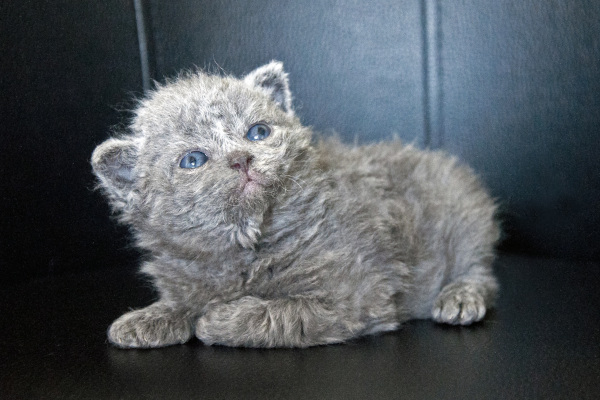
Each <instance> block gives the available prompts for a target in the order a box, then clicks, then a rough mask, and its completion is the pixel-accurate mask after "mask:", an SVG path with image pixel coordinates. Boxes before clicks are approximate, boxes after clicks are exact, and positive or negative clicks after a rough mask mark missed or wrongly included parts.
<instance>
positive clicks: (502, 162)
mask: <svg viewBox="0 0 600 400" xmlns="http://www.w3.org/2000/svg"><path fill="white" fill-rule="evenodd" d="M142 4H143V10H144V11H145V19H144V20H145V23H146V28H147V33H148V43H147V45H148V48H149V49H150V53H149V59H148V61H149V65H150V66H151V72H152V77H153V78H155V79H157V80H159V81H162V80H163V79H164V77H165V76H173V75H175V74H176V73H177V71H179V70H180V69H182V68H194V67H195V66H199V67H207V68H212V69H217V68H220V67H222V68H224V69H225V70H226V71H228V72H231V73H234V74H241V73H244V72H248V71H250V70H251V69H253V68H255V67H256V66H259V65H261V64H263V63H265V62H268V61H269V60H271V59H279V60H282V61H283V62H284V63H285V65H286V69H287V70H288V72H289V73H290V78H291V84H292V89H293V92H294V95H295V107H296V109H297V112H298V114H300V116H301V117H302V119H303V121H304V122H305V123H307V124H310V125H313V126H314V127H315V128H316V129H317V130H322V131H326V132H327V131H330V130H335V131H336V132H338V133H339V134H341V135H342V136H343V137H344V138H345V140H347V141H354V140H357V141H359V142H369V141H374V140H380V139H386V138H389V137H390V136H391V135H392V134H394V133H397V134H398V135H399V136H400V137H401V138H402V139H403V140H405V141H408V142H410V141H414V142H415V143H416V144H417V145H419V146H422V147H431V148H442V149H446V150H448V151H449V152H451V153H454V154H456V155H458V156H459V157H460V158H462V159H463V160H465V161H466V162H468V163H469V164H470V165H472V166H473V167H474V168H475V169H476V170H477V172H478V173H480V174H481V175H482V177H483V179H484V180H485V182H486V184H487V185H488V186H489V187H490V188H491V190H492V192H493V194H494V195H495V196H497V197H498V199H499V201H500V203H501V204H502V216H503V218H504V220H505V227H506V231H507V239H506V241H505V244H504V249H508V250H514V251H521V252H528V253H532V254H539V255H544V256H552V257H562V258H578V259H591V260H599V259H600V228H598V227H599V225H600V201H598V199H599V197H600V161H599V160H600V157H599V156H598V153H599V150H600V144H599V142H600V140H599V139H600V135H599V126H600V104H599V103H600V34H599V33H600V3H598V2H595V1H591V0H590V1H577V2H563V1H545V2H521V1H517V0H502V1H496V2H477V1H471V0H462V1H452V2H442V1H439V0H438V1H435V0H421V1H417V0H405V1H397V0H393V1H392V0H373V1H369V2H364V1H359V0H349V1H338V0H325V1H319V2H313V1H308V0H298V1H294V2H284V1H279V0H277V1H276V0H252V1H251V0H243V1H235V2H230V1H205V0H204V1H193V0H179V1H168V2H167V1H159V0H150V1H142ZM138 44H139V43H138V37H137V33H136V17H135V9H134V6H133V3H132V2H131V1H128V0H110V1H103V2H76V1H67V0H62V1H54V2H45V1H16V0H7V1H3V2H1V3H0V50H1V54H2V56H1V57H0V68H1V70H0V72H1V73H0V93H1V96H0V98H1V100H0V118H1V120H0V149H1V153H0V215H1V218H0V240H1V242H0V271H1V272H0V281H1V282H2V283H3V284H4V283H11V282H15V281H22V280H28V279H30V278H34V277H40V276H45V275H50V276H54V275H56V274H59V273H63V272H69V271H77V270H81V269H100V268H105V267H112V266H119V267H121V266H123V265H128V264H131V263H133V260H135V259H136V258H137V255H136V253H135V252H134V251H133V250H131V249H128V248H127V246H128V241H127V239H126V230H125V229H123V228H116V227H115V225H114V223H113V222H111V221H110V220H109V218H108V215H109V212H108V208H107V207H106V205H105V202H104V200H103V199H102V197H101V196H100V195H99V194H98V193H93V192H92V191H91V188H92V187H93V184H94V180H93V177H92V175H91V172H90V167H89V163H88V160H89V157H90V155H91V152H92V150H93V148H94V147H95V145H97V144H98V143H100V142H101V141H102V140H103V139H105V138H106V137H107V136H108V135H109V131H110V129H111V126H113V125H115V124H117V123H119V122H122V121H125V120H126V118H127V116H128V115H127V113H125V112H120V111H119V110H120V109H126V108H127V107H129V106H130V105H131V99H132V98H133V97H134V96H135V95H139V94H140V93H141V92H142V88H143V83H142V74H141V70H140V55H139V54H140V53H139V46H138Z"/></svg>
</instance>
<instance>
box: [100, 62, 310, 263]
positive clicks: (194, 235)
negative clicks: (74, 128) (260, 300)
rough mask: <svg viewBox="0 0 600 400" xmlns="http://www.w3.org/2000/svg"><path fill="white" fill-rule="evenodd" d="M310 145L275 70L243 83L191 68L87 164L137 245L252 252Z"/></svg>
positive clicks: (152, 96)
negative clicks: (236, 247) (238, 247)
mask: <svg viewBox="0 0 600 400" xmlns="http://www.w3.org/2000/svg"><path fill="white" fill-rule="evenodd" d="M310 139H311V133H310V130H309V129H307V128H304V127H302V125H300V123H299V121H298V119H297V118H296V117H295V115H294V112H293V110H292V108H291V94H290V91H289V87H288V79H287V74H286V73H285V72H284V71H283V67H282V64H281V63H279V62H271V63H270V64H267V65H265V66H263V67H260V68H258V69H257V70H255V71H253V72H251V73H250V74H248V75H247V76H246V77H244V78H243V79H235V78H232V77H222V76H216V75H207V74H205V73H202V72H198V73H194V74H188V75H186V76H183V77H181V78H179V79H176V80H174V81H172V82H169V83H167V84H165V85H163V86H160V87H159V88H158V89H157V90H156V91H154V92H152V93H151V94H150V95H149V96H148V97H147V98H146V99H144V100H142V101H141V102H140V105H139V107H138V108H137V110H136V111H135V118H134V120H133V123H132V125H131V132H130V133H129V134H128V135H124V136H122V137H120V138H112V139H109V140H107V141H106V142H104V143H102V144H101V145H99V146H98V147H97V148H96V149H95V151H94V153H93V155H92V166H93V169H94V173H95V174H96V176H97V177H98V178H99V181H100V186H101V187H102V188H103V189H104V192H105V194H106V195H107V197H108V198H109V200H110V202H111V205H112V206H113V209H114V210H115V211H116V212H117V213H118V215H119V216H120V218H121V220H122V221H123V222H125V223H128V224H130V225H131V226H132V227H133V228H134V231H135V232H136V233H137V236H138V239H139V241H140V244H141V245H142V246H144V247H156V246H159V247H161V246H163V247H164V246H168V247H169V249H170V251H175V252H178V251H179V252H188V253H192V252H194V251H201V250H202V249H204V248H209V247H213V248H214V246H215V245H217V243H220V244H222V245H223V242H227V241H229V242H231V241H232V240H233V241H236V242H238V243H239V244H242V245H243V246H244V247H252V246H253V244H254V243H255V241H256V239H257V236H258V234H259V232H258V225H259V224H260V222H261V221H262V217H263V215H264V213H265V212H266V211H267V210H268V209H269V207H270V206H271V205H272V204H273V202H274V201H276V199H277V197H278V196H279V195H280V194H281V193H283V191H285V190H286V188H287V187H288V186H289V184H290V180H289V178H290V177H291V176H290V175H291V174H293V173H294V172H295V170H297V169H298V168H301V165H302V159H303V157H304V155H305V154H306V151H307V149H308V148H309V145H310Z"/></svg>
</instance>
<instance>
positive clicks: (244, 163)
mask: <svg viewBox="0 0 600 400" xmlns="http://www.w3.org/2000/svg"><path fill="white" fill-rule="evenodd" d="M252 159H253V157H252V156H251V155H250V154H248V153H238V152H235V153H231V155H230V156H229V166H230V167H231V169H237V170H239V171H244V172H248V169H249V168H250V163H251V162H252Z"/></svg>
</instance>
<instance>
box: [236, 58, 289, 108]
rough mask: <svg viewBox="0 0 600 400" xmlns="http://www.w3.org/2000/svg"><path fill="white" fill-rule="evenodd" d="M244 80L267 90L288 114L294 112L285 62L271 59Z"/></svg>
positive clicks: (272, 98)
mask: <svg viewBox="0 0 600 400" xmlns="http://www.w3.org/2000/svg"><path fill="white" fill-rule="evenodd" d="M244 82H246V83H247V84H249V85H250V86H253V87H256V88H259V89H261V90H263V91H264V92H266V93H267V94H268V95H269V97H271V100H273V101H274V102H275V104H277V105H278V106H279V107H281V108H282V109H283V111H285V112H286V113H288V115H293V114H294V111H293V110H292V93H291V92H290V84H289V81H288V74H287V73H286V72H285V71H284V70H283V63H281V62H279V61H271V62H270V63H269V64H266V65H263V66H262V67H259V68H257V69H255V70H254V71H252V72H250V73H249V74H248V75H246V76H245V77H244Z"/></svg>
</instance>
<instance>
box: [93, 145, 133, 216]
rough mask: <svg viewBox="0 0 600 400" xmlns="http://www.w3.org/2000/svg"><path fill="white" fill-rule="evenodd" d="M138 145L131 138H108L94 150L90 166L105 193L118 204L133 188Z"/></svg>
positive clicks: (124, 200) (124, 199) (125, 198)
mask: <svg viewBox="0 0 600 400" xmlns="http://www.w3.org/2000/svg"><path fill="white" fill-rule="evenodd" d="M137 159H138V146H137V145H136V143H135V142H134V141H133V140H127V139H108V140H107V141H105V142H104V143H102V144H101V145H99V146H98V147H96V149H95V150H94V152H93V154H92V168H93V170H94V173H95V174H96V176H97V177H98V179H99V180H100V185H101V187H102V188H103V189H105V191H106V194H108V196H109V197H110V198H111V200H113V202H114V204H115V205H116V206H118V205H119V204H120V203H121V202H126V201H127V197H128V194H129V193H130V192H131V189H132V188H133V183H134V182H135V176H134V172H133V169H134V167H135V164H136V162H137Z"/></svg>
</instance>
